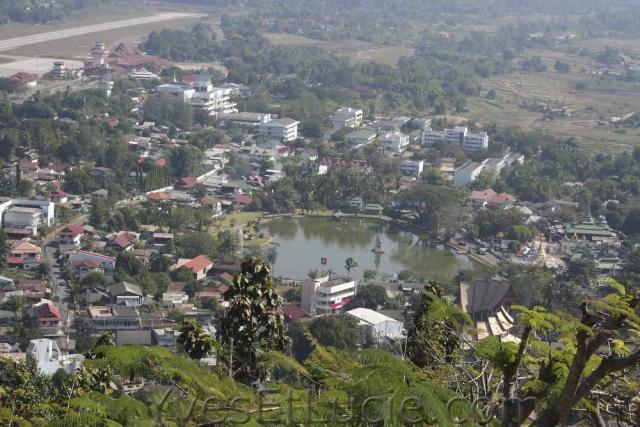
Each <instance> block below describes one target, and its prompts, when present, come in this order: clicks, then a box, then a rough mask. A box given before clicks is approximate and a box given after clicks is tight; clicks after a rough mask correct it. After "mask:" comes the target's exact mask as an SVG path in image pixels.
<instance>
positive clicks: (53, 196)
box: [48, 189, 69, 203]
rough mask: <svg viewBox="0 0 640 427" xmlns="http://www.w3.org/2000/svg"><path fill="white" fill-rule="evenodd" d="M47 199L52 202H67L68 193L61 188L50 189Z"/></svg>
mask: <svg viewBox="0 0 640 427" xmlns="http://www.w3.org/2000/svg"><path fill="white" fill-rule="evenodd" d="M48 199H49V200H50V201H52V202H54V203H67V201H68V200H69V195H68V194H67V193H66V192H64V191H63V190H60V189H57V190H51V191H49V194H48Z"/></svg>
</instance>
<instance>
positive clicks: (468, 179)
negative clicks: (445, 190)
mask: <svg viewBox="0 0 640 427" xmlns="http://www.w3.org/2000/svg"><path fill="white" fill-rule="evenodd" d="M483 169H484V165H483V164H482V163H476V162H470V163H466V164H464V165H462V166H460V167H459V168H458V169H456V171H455V173H454V175H453V185H455V186H456V187H466V186H467V185H469V184H471V183H472V182H473V181H475V180H476V179H478V175H480V173H481V172H482V170H483Z"/></svg>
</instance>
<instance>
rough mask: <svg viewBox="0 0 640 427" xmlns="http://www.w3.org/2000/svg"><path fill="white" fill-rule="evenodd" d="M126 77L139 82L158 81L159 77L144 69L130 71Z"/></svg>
mask: <svg viewBox="0 0 640 427" xmlns="http://www.w3.org/2000/svg"><path fill="white" fill-rule="evenodd" d="M128 76H129V77H131V78H132V79H136V80H140V81H152V80H160V77H159V76H158V75H157V74H153V73H152V72H151V71H148V70H147V69H145V68H140V69H139V70H135V71H132V72H130V73H129V74H128Z"/></svg>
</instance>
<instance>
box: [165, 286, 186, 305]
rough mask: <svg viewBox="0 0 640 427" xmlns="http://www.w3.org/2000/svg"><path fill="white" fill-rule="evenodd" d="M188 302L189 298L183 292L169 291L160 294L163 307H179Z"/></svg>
mask: <svg viewBox="0 0 640 427" xmlns="http://www.w3.org/2000/svg"><path fill="white" fill-rule="evenodd" d="M188 302H189V296H188V295H187V294H186V293H184V291H173V292H172V291H169V290H168V289H167V292H164V293H163V294H162V306H163V307H180V306H182V305H183V304H186V303H188Z"/></svg>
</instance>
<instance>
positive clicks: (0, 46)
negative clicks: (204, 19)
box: [0, 13, 201, 52]
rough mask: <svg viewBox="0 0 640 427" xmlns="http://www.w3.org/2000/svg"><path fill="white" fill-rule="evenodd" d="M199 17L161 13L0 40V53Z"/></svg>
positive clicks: (191, 14) (187, 14) (186, 14)
mask: <svg viewBox="0 0 640 427" xmlns="http://www.w3.org/2000/svg"><path fill="white" fill-rule="evenodd" d="M197 16H201V15H198V14H194V13H161V14H158V15H153V16H146V17H144V18H133V19H125V20H121V21H114V22H106V23H103V24H95V25H85V26H82V27H75V28H68V29H66V30H58V31H50V32H48V33H40V34H32V35H29V36H23V37H14V38H11V39H4V40H0V52H5V51H8V50H13V49H16V48H19V47H22V46H28V45H32V44H37V43H45V42H50V41H52V40H60V39H66V38H70V37H76V36H82V35H85V34H91V33H99V32H102V31H109V30H117V29H119V28H126V27H133V26H137V25H144V24H151V23H154V22H162V21H173V20H176V19H181V18H190V17H197Z"/></svg>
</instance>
